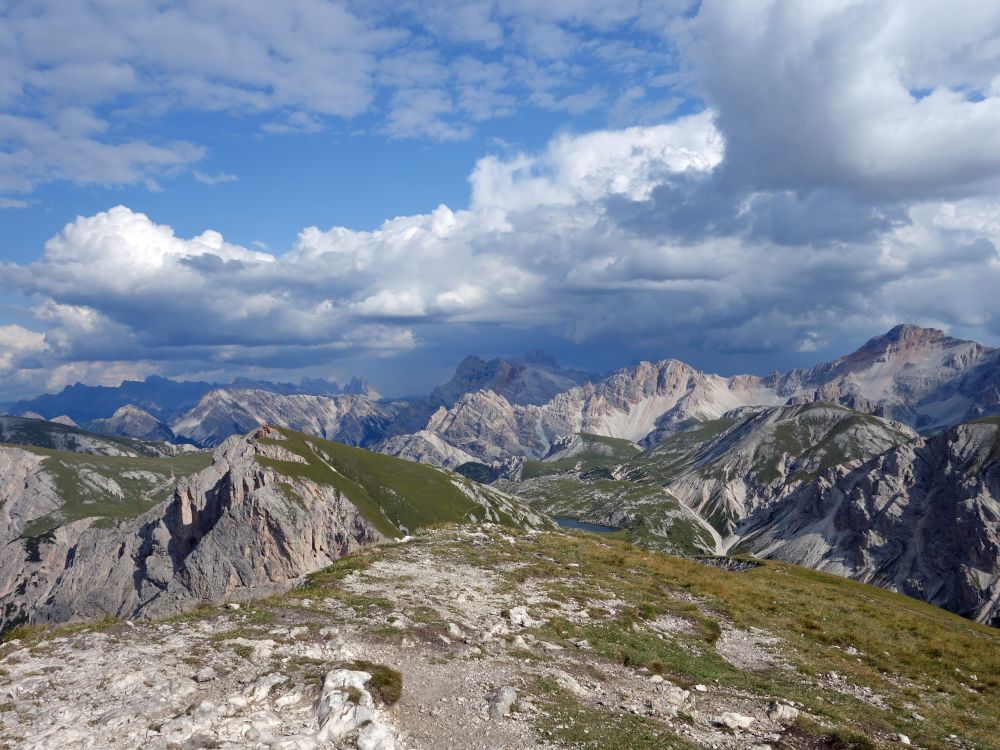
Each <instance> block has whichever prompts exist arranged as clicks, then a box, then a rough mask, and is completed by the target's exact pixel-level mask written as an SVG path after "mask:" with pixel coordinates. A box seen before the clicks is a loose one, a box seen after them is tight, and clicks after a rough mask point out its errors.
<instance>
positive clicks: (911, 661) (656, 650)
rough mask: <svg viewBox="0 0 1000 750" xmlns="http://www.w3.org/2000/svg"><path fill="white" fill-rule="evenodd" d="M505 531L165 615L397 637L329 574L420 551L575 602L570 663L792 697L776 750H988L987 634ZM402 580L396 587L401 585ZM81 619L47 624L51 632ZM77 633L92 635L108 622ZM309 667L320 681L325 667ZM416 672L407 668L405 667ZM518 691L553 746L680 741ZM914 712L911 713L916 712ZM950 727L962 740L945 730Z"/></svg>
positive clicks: (353, 558) (808, 584) (563, 623)
mask: <svg viewBox="0 0 1000 750" xmlns="http://www.w3.org/2000/svg"><path fill="white" fill-rule="evenodd" d="M508 534H509V532H504V534H503V535H499V534H492V535H490V538H491V541H490V542H489V543H487V544H483V543H482V541H481V538H479V539H477V540H476V541H475V543H473V542H472V541H470V539H469V537H468V536H458V535H456V534H453V533H452V532H450V531H448V530H435V531H433V532H431V533H429V534H425V535H421V536H419V537H418V539H417V541H416V542H414V543H413V545H399V546H386V547H372V548H367V549H365V550H363V551H361V552H359V553H358V554H355V555H350V556H348V557H345V558H343V559H341V560H339V561H338V562H337V563H336V564H334V565H333V566H331V567H330V568H327V569H326V570H324V571H321V572H319V573H317V574H314V575H313V576H310V577H309V579H308V580H307V583H306V584H305V585H304V586H303V587H302V588H301V589H297V590H295V591H293V592H291V593H289V594H287V595H284V596H281V597H273V598H270V599H266V600H261V601H259V602H256V603H253V604H244V606H243V608H242V610H241V611H240V612H239V613H232V612H229V611H227V610H225V609H222V608H214V607H203V608H201V609H198V610H195V611H194V612H192V613H190V614H188V615H183V616H181V617H179V618H175V620H174V621H175V622H180V621H182V620H183V621H188V620H197V619H200V618H205V617H226V618H233V624H234V628H235V629H234V630H233V631H232V637H237V636H241V637H250V638H254V637H259V638H265V637H267V638H270V637H275V636H273V635H269V632H268V631H269V629H270V628H271V627H272V623H273V622H277V621H280V622H281V623H282V624H283V625H285V626H292V625H295V624H302V625H307V626H309V627H310V628H314V629H318V628H319V627H321V626H323V625H326V624H329V622H328V621H327V620H326V619H324V618H327V617H329V616H330V615H328V614H324V613H323V612H322V611H319V610H318V608H317V607H315V606H310V607H309V608H308V609H306V608H305V607H303V606H301V604H300V602H301V600H302V599H303V598H308V599H310V600H312V601H314V602H315V601H317V600H322V599H323V598H325V597H330V598H333V599H335V600H336V601H338V602H339V603H340V604H341V605H342V606H343V607H345V608H350V609H352V610H354V611H355V612H356V613H357V614H358V615H363V616H362V617H360V618H359V617H355V618H353V619H352V620H351V621H352V622H354V623H356V624H361V625H362V626H363V625H364V623H370V626H369V627H370V632H369V636H368V637H370V638H372V639H375V640H376V641H377V640H378V639H386V638H389V639H393V638H395V639H398V638H400V637H402V636H401V635H400V634H397V633H394V632H389V631H386V629H385V628H384V626H383V625H382V623H383V621H384V616H386V615H388V614H389V613H390V612H392V611H394V610H395V609H396V608H398V607H399V604H398V602H396V601H394V600H393V599H390V598H384V597H380V596H376V595H374V594H373V595H364V596H362V595H359V594H357V593H352V592H349V591H347V590H345V588H344V587H343V585H342V583H341V581H342V580H343V578H344V577H345V576H346V575H347V574H349V573H357V574H359V575H364V571H365V569H366V568H367V567H368V566H369V565H370V564H371V563H373V562H375V561H377V560H380V559H391V558H394V557H397V556H405V555H408V554H411V551H412V550H415V549H419V548H426V549H427V550H428V551H429V552H430V553H431V554H433V555H434V556H435V558H437V559H439V560H440V561H441V563H442V564H443V565H444V566H447V564H448V563H449V562H461V563H465V564H469V565H473V566H480V567H483V568H486V569H488V570H490V571H491V574H493V575H497V576H500V577H501V578H502V579H503V581H504V582H505V585H506V586H507V587H508V588H509V591H510V593H511V596H512V597H513V599H512V601H513V600H516V599H517V597H518V596H519V595H521V593H520V592H523V591H524V590H525V587H526V586H527V587H528V588H530V590H531V591H532V592H533V593H534V594H536V595H537V594H544V595H546V596H548V597H550V598H552V599H555V600H557V601H562V602H567V603H572V604H573V605H574V606H575V607H580V608H588V611H589V612H590V614H591V617H590V620H588V621H583V622H582V623H574V622H570V621H567V620H565V619H562V618H560V617H558V616H556V617H553V618H552V619H550V620H549V622H547V623H546V624H544V625H542V626H540V627H538V628H537V629H536V630H535V632H536V634H537V635H538V636H540V637H542V638H544V639H546V640H550V641H556V642H562V643H563V644H564V645H566V646H567V647H568V648H567V651H569V652H575V651H576V649H575V648H573V647H571V646H570V642H571V641H572V640H576V639H579V638H586V639H587V640H588V642H589V643H590V645H591V647H592V651H586V652H580V658H581V659H585V660H586V659H589V660H591V661H593V662H597V661H599V660H609V661H614V662H618V663H620V664H624V665H626V666H629V667H633V668H636V669H638V668H640V667H646V668H647V669H650V670H652V671H655V672H658V673H661V674H663V675H664V676H665V677H666V678H667V679H669V680H671V681H673V682H674V683H676V684H679V685H682V686H687V687H690V686H693V685H695V684H699V683H702V684H706V685H710V686H711V688H710V689H711V690H712V691H713V692H728V693H730V694H732V695H750V696H755V697H757V698H758V699H760V700H764V701H766V700H770V699H771V698H776V697H784V698H788V699H791V700H795V701H798V702H800V703H802V704H803V705H804V710H805V712H807V713H808V714H809V716H810V718H808V719H804V720H803V719H800V721H799V723H798V725H797V726H796V727H795V728H794V730H793V735H794V736H793V737H792V738H791V739H793V740H796V741H795V742H792V743H789V742H788V735H786V736H785V737H784V738H783V739H782V741H781V742H779V743H778V744H777V745H776V746H777V747H778V748H825V749H826V750H868V749H870V748H875V747H885V748H892V747H899V746H900V745H899V743H898V742H894V741H893V739H892V738H893V737H894V735H895V733H897V732H901V733H904V734H906V735H908V736H909V737H910V738H911V739H912V740H913V742H914V744H915V745H916V746H919V747H923V748H928V749H929V750H949V749H951V750H954V748H956V747H964V748H970V747H975V748H981V749H982V750H998V749H1000V739H998V738H1000V711H997V710H996V706H997V701H998V699H1000V631H998V630H995V629H991V628H987V627H983V626H980V625H976V624H975V623H972V622H970V621H968V620H964V619H962V618H960V617H957V616H955V615H951V614H949V613H948V612H945V611H943V610H940V609H937V608H935V607H930V606H928V605H924V604H921V603H920V602H917V601H915V600H912V599H908V598H906V597H903V596H899V595H896V594H892V593H890V592H887V591H884V590H882V589H878V588H874V587H871V586H867V585H864V584H860V583H855V582H852V581H849V580H846V579H842V578H838V577H835V576H831V575H826V574H823V573H818V572H815V571H811V570H807V569H804V568H799V567H796V566H794V565H788V564H784V563H776V562H771V561H764V563H763V564H762V565H761V566H760V567H757V568H754V569H751V570H748V571H745V572H740V573H734V572H727V571H722V570H719V569H717V568H713V567H710V566H706V565H701V564H698V563H696V562H693V561H690V560H685V559H682V558H676V557H670V556H665V555H660V554H656V553H649V552H644V551H642V550H639V549H636V548H634V547H631V546H629V545H627V544H624V543H617V542H608V541H607V540H605V539H603V538H597V537H594V536H592V535H587V534H573V535H569V534H555V533H548V534H541V535H521V536H520V537H519V539H518V544H516V545H514V544H509V543H508V542H506V541H504V539H505V538H506V537H507V536H508ZM570 564H573V565H574V566H575V567H570ZM373 580H376V579H373ZM379 580H380V579H379ZM408 585H409V584H408V582H406V581H400V582H399V586H400V587H402V588H405V587H406V586H408ZM609 597H613V598H614V599H615V600H616V602H617V606H616V607H615V611H614V612H611V611H608V610H606V609H603V608H600V609H598V608H594V607H592V604H593V603H594V602H597V601H602V600H603V601H607V600H608V599H609ZM692 597H694V598H692ZM664 614H669V615H671V616H673V617H675V618H680V619H681V620H684V621H687V622H688V623H690V625H691V628H690V632H677V633H674V634H672V635H671V636H670V637H667V638H660V637H657V635H656V633H655V632H654V631H653V630H652V629H650V628H649V627H648V626H647V623H649V622H650V621H651V620H653V619H655V618H657V617H658V616H660V615H664ZM730 626H735V627H738V628H741V629H743V630H749V629H750V628H760V629H763V630H764V631H766V632H767V633H770V634H773V635H776V636H779V637H780V639H781V642H780V644H778V646H777V649H778V655H779V656H780V658H781V659H782V660H784V661H786V662H787V663H788V664H789V665H790V666H791V667H792V669H770V670H764V671H747V670H741V669H738V668H736V667H734V666H733V665H732V664H730V663H729V662H727V661H726V660H725V659H724V658H722V656H721V655H720V654H719V653H718V652H717V651H716V649H715V645H714V644H715V643H716V641H717V639H718V638H719V635H720V632H721V631H722V630H723V628H725V627H730ZM81 627H82V626H79V625H75V626H69V627H68V628H61V629H56V631H55V633H54V634H61V635H65V634H67V633H73V632H77V631H78V630H79V629H80V628H81ZM90 627H92V628H94V629H104V628H107V627H108V623H106V622H105V623H97V624H95V625H93V626H90ZM271 632H273V631H271ZM8 637H20V638H25V639H26V642H27V643H29V644H31V643H40V642H41V641H42V639H43V638H44V637H45V632H44V631H43V630H42V629H41V628H37V627H36V628H19V629H17V631H16V632H12V633H10V634H9V635H8ZM434 638H436V636H434ZM209 646H210V647H211V646H212V644H209ZM509 653H510V654H511V655H512V656H515V655H516V653H517V652H509ZM542 653H543V654H544V652H542ZM529 657H530V658H529ZM489 658H502V657H489ZM524 658H525V661H523V662H522V664H523V670H524V675H525V678H526V679H531V678H530V675H531V674H533V673H534V674H537V673H538V670H537V669H535V670H534V672H533V671H532V670H533V667H534V665H535V664H536V663H538V660H539V659H540V658H542V657H540V656H538V655H537V654H529V653H524ZM308 667H309V669H311V670H313V671H314V672H315V673H316V679H320V680H321V679H322V675H323V674H325V671H326V670H328V669H329V668H331V665H327V664H315V665H313V664H312V663H310V664H309V665H308ZM293 668H294V665H292V664H289V665H285V667H283V669H285V670H291V669H293ZM417 668H418V667H416V666H414V667H413V669H417ZM830 672H836V673H838V674H839V675H842V676H843V677H844V678H846V680H847V681H848V682H849V683H850V684H852V685H855V686H857V687H860V688H868V689H870V690H871V691H872V692H873V693H875V694H877V695H879V696H881V697H882V698H883V699H884V701H885V707H884V708H879V707H877V706H873V705H871V704H869V703H867V702H864V701H861V700H859V699H858V698H855V697H853V696H852V695H849V694H845V693H844V692H841V691H838V690H835V689H832V688H831V687H830V686H829V683H828V682H826V681H825V675H827V674H829V673H830ZM973 675H975V678H974V677H973ZM413 676H415V675H414V673H412V672H411V673H407V675H406V676H405V677H406V679H412V677H413ZM590 676H591V677H593V674H592V675H590ZM296 679H298V677H296ZM405 690H406V688H405V682H404V691H405ZM528 692H529V693H530V694H531V697H532V698H533V700H534V702H535V703H536V705H539V706H540V707H542V708H543V709H545V711H546V712H548V715H547V716H544V717H541V718H540V719H539V723H540V724H541V726H542V728H543V729H545V730H547V731H548V732H549V734H548V737H549V738H550V739H551V740H552V741H553V742H555V743H556V744H558V745H561V746H564V747H573V748H587V750H620V748H623V747H629V748H632V749H633V750H654V748H655V749H656V750H661V749H662V748H689V747H691V746H690V743H688V742H687V741H686V740H685V739H684V738H682V737H679V736H678V735H677V734H675V730H676V727H677V726H683V723H679V724H677V723H675V725H674V729H673V730H672V729H671V728H670V727H668V726H666V725H664V724H662V723H659V722H656V721H654V720H652V719H648V718H646V717H639V716H631V715H629V714H628V713H627V712H624V713H623V712H621V711H619V710H617V708H616V706H613V705H611V706H604V707H603V708H602V707H598V706H594V705H588V704H584V703H583V702H581V701H580V700H578V699H577V698H576V697H575V696H573V695H572V694H570V693H569V692H567V691H566V690H565V688H562V687H560V686H559V685H558V684H557V683H556V682H555V681H554V680H551V679H548V680H547V679H545V678H544V676H541V677H539V678H536V679H535V681H534V683H533V685H532V689H531V690H529V691H528ZM914 713H919V714H920V715H921V716H923V717H924V720H923V721H920V720H918V719H915V718H913V714H914ZM951 734H955V735H957V736H958V737H959V738H960V740H961V742H960V743H959V742H955V741H952V740H950V739H949V735H951ZM810 738H811V739H810Z"/></svg>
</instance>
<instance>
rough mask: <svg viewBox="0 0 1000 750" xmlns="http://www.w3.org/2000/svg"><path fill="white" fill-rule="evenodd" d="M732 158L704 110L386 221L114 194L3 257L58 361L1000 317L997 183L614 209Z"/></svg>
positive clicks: (744, 339)
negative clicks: (782, 219) (811, 219)
mask: <svg viewBox="0 0 1000 750" xmlns="http://www.w3.org/2000/svg"><path fill="white" fill-rule="evenodd" d="M727 158H728V154H727V151H726V144H725V143H724V139H723V136H722V134H721V133H720V131H719V129H718V123H717V121H716V120H714V119H713V116H712V114H711V113H702V114H698V115H692V116H689V117H686V118H680V119H678V120H675V121H674V122H671V123H670V124H666V125H661V126H654V127H642V128H629V129H626V130H623V131H597V132H592V133H586V134H581V135H579V136H568V135H563V136H559V137H557V138H555V139H553V141H552V142H550V143H549V145H548V146H547V147H546V148H545V149H543V150H542V151H540V152H538V153H521V152H516V153H506V154H505V155H494V156H488V157H484V158H483V159H481V160H480V161H479V163H478V164H477V165H476V167H475V169H474V170H473V171H472V173H471V175H470V187H471V201H470V207H469V208H468V209H464V210H453V209H451V208H449V207H447V206H444V205H442V206H439V207H438V208H437V209H435V210H433V211H431V212H429V213H426V214H418V215H413V216H404V217H398V218H395V219H392V220H388V221H386V222H384V223H383V224H382V225H381V226H380V227H378V228H377V229H375V230H373V231H355V230H352V229H349V228H346V227H333V228H330V229H325V230H324V229H320V228H317V227H309V228H306V229H304V230H303V231H302V232H301V233H300V235H299V237H298V238H297V240H296V242H295V244H294V246H293V247H292V249H290V250H289V251H288V252H285V253H283V254H274V253H269V252H261V251H257V250H253V249H249V248H245V247H242V246H239V245H234V244H231V243H228V242H227V241H226V240H225V239H224V238H223V237H222V236H221V235H220V234H219V233H217V232H214V231H211V230H207V231H205V232H203V233H201V234H199V235H197V236H195V237H191V238H182V237H178V236H177V235H176V234H175V233H174V232H173V230H171V229H170V228H169V227H167V226H163V225H160V224H157V223H156V222H155V221H153V220H152V219H151V218H149V217H147V216H145V215H143V214H139V213H135V212H133V211H131V210H129V209H128V208H125V207H117V208H114V209H111V210H110V211H107V212H103V213H99V214H96V215H94V216H90V217H81V218H78V219H77V220H76V221H74V222H72V223H70V224H68V225H67V226H66V227H65V228H64V229H63V231H62V232H61V233H60V234H58V235H57V236H55V237H53V238H52V239H51V240H50V241H49V242H48V243H47V244H46V246H45V252H44V255H43V257H42V258H41V259H40V260H39V261H37V262H35V263H30V264H22V265H18V264H6V265H4V266H0V282H2V283H3V284H4V286H6V287H7V288H9V289H16V290H17V291H19V292H21V293H22V294H29V295H32V296H34V298H36V299H37V300H38V302H37V304H36V306H35V308H34V310H33V314H34V316H35V318H36V319H37V321H38V323H39V325H40V326H42V327H44V335H43V334H29V333H25V332H22V331H18V332H17V335H18V336H20V337H21V338H22V339H23V341H24V342H26V343H23V344H22V345H21V346H22V350H23V351H24V352H25V354H24V356H25V357H27V356H29V355H30V356H31V357H34V358H35V359H36V360H39V361H42V362H45V363H46V365H47V366H49V367H50V369H51V367H53V366H58V367H64V370H63V372H78V371H83V370H82V369H81V368H83V369H84V370H85V369H86V368H87V367H93V365H92V364H88V363H94V362H99V361H108V362H115V363H122V362H135V363H148V362H160V363H161V364H162V363H167V364H169V363H173V365H170V366H172V367H184V368H190V367H192V366H193V365H192V363H195V362H201V363H203V365H204V364H205V363H208V364H210V365H212V366H222V367H228V368H234V367H239V366H262V367H280V368H284V369H294V368H295V367H299V366H306V365H310V364H316V363H319V362H330V361H333V360H335V359H337V358H339V357H348V356H350V357H358V356H392V355H394V354H399V353H400V352H405V351H409V350H411V349H413V348H414V347H417V346H420V345H421V344H423V343H427V342H432V341H434V340H435V339H437V338H439V337H442V336H453V334H454V332H453V330H452V331H449V328H451V327H454V326H456V325H458V327H459V328H461V329H462V330H465V331H467V332H468V337H469V341H468V348H469V350H473V349H475V348H476V346H477V345H478V337H479V335H480V334H479V333H478V332H479V331H480V330H483V327H495V326H507V327H516V328H520V329H522V330H524V331H525V335H526V336H529V337H530V336H531V335H532V333H531V332H532V331H535V332H545V333H546V334H548V335H558V336H561V337H563V338H565V339H568V340H570V341H575V342H578V343H580V344H583V345H585V346H594V345H599V344H600V342H611V341H616V342H619V341H621V340H622V339H623V338H625V339H627V340H628V341H629V342H631V343H633V344H634V345H635V346H637V347H647V348H648V347H656V349H657V351H658V353H662V355H664V356H665V355H668V354H669V353H670V351H671V349H672V348H674V347H679V346H683V347H686V348H690V347H705V348H709V349H713V350H716V351H723V352H745V351H762V350H774V351H813V350H816V349H817V348H818V347H820V346H822V345H827V344H836V343H837V342H838V341H840V340H843V339H844V338H851V337H856V336H859V335H860V336H863V335H867V334H870V333H872V332H873V330H878V328H880V327H883V326H884V327H886V328H887V327H889V326H890V325H891V324H893V323H895V322H897V321H898V320H916V321H917V322H923V323H935V324H938V325H944V326H945V327H950V328H953V329H959V330H962V331H966V332H979V333H980V334H982V335H984V336H985V337H986V338H989V337H991V336H997V335H998V334H1000V330H997V323H996V321H997V320H1000V303H998V302H997V301H996V297H995V294H994V293H993V290H995V288H996V286H997V283H998V282H1000V257H998V254H997V247H1000V220H998V219H997V217H998V216H1000V201H998V200H997V199H995V198H989V197H964V198H960V199H955V200H950V201H943V200H924V201H919V202H914V203H911V204H909V205H908V206H907V207H905V209H900V212H901V213H900V214H899V215H898V216H897V217H895V218H894V220H891V221H890V220H886V221H884V222H881V223H878V222H876V223H873V224H872V225H871V226H869V227H868V228H867V229H866V230H865V231H863V232H859V231H854V230H852V231H847V232H845V231H841V230H840V228H839V224H838V222H839V218H838V213H837V209H836V206H834V207H833V210H832V214H833V216H832V217H831V219H830V227H831V228H822V227H821V228H820V234H821V235H823V234H824V233H826V234H827V235H829V237H827V238H826V239H827V240H829V241H823V242H812V244H811V245H809V247H808V250H805V249H804V247H803V245H802V244H801V243H799V242H796V241H792V240H793V239H794V238H791V237H788V236H783V237H775V236H773V235H774V232H772V231H761V230H760V229H759V226H758V225H759V223H761V222H764V221H767V220H771V219H769V218H768V217H769V216H770V215H771V214H773V213H775V212H778V213H780V212H781V211H786V212H788V211H791V212H792V213H794V212H795V210H797V209H794V208H791V209H790V208H789V207H788V206H787V205H781V206H778V207H775V205H774V204H775V203H780V201H781V197H782V196H785V193H783V192H778V193H773V194H771V193H757V194H755V200H756V201H758V202H755V201H750V202H747V203H745V204H744V205H743V208H742V209H741V210H742V211H743V213H744V214H746V215H753V216H754V219H753V220H749V219H746V220H744V221H742V223H735V224H733V225H732V226H730V227H729V228H728V229H727V230H726V231H725V232H721V231H720V232H716V233H714V234H712V235H711V236H702V235H700V234H692V233H685V232H680V231H676V230H675V229H672V228H671V227H670V226H666V225H658V226H656V227H654V229H650V227H649V226H647V225H645V224H644V223H643V221H642V220H641V217H640V218H636V217H634V216H632V217H626V219H627V220H626V219H623V214H622V212H621V211H620V210H619V209H620V206H621V203H622V202H627V203H628V204H629V205H632V206H640V207H641V206H646V205H657V201H659V202H660V204H662V202H663V200H664V196H663V193H662V189H663V185H666V184H672V183H677V184H680V182H679V181H687V182H688V183H690V184H694V183H703V184H706V185H708V184H713V180H715V179H716V178H717V175H718V174H719V173H720V172H722V171H723V170H724V169H725V167H726V163H727ZM695 195H697V193H695ZM775 196H777V197H775ZM786 197H787V196H786ZM765 199H766V201H770V205H769V207H768V208H767V210H764V209H761V208H760V205H759V200H765ZM788 200H793V199H792V198H788ZM766 201H765V202H766ZM803 210H805V209H803ZM792 224H795V222H792ZM9 335H11V336H14V334H13V333H11V334H9ZM40 337H41V338H40ZM39 341H43V344H40V343H39ZM32 347H33V348H32ZM12 366H13V365H11V366H10V367H12ZM144 366H145V365H144ZM74 368H75V369H74ZM0 376H2V374H0Z"/></svg>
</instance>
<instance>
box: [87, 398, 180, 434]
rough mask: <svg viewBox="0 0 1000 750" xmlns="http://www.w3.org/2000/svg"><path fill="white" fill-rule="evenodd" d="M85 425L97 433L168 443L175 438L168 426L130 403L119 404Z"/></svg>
mask: <svg viewBox="0 0 1000 750" xmlns="http://www.w3.org/2000/svg"><path fill="white" fill-rule="evenodd" d="M87 426H88V427H89V428H90V430H91V431H93V432H96V433H98V434H99V435H115V436H118V437H130V438H136V439H139V440H157V441H161V442H168V443H170V442H175V441H176V439H177V438H176V436H175V435H174V431H173V430H171V429H170V427H169V426H167V425H166V424H164V423H163V422H161V421H160V420H158V419H157V418H156V417H154V416H153V415H152V414H150V413H149V412H147V411H143V410H142V409H140V408H139V407H138V406H133V405H132V404H126V405H125V406H121V407H119V408H118V409H116V410H115V412H114V414H112V415H111V416H110V417H108V418H107V419H95V420H93V421H92V422H90V423H89V424H88V425H87Z"/></svg>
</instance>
